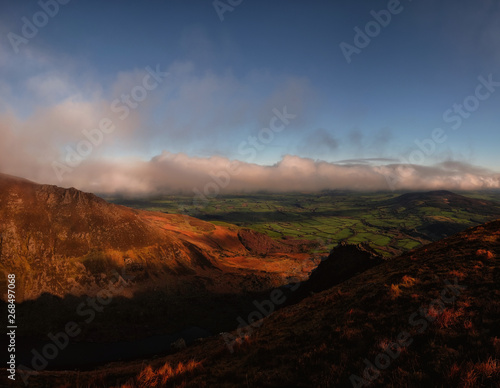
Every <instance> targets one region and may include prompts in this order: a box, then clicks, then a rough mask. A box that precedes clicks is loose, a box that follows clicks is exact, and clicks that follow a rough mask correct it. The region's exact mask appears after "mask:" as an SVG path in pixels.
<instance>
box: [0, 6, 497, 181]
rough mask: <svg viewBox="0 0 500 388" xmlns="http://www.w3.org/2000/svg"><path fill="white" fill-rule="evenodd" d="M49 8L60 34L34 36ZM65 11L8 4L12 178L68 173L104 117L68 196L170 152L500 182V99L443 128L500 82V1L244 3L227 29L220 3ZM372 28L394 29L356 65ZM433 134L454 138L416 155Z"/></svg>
mask: <svg viewBox="0 0 500 388" xmlns="http://www.w3.org/2000/svg"><path fill="white" fill-rule="evenodd" d="M40 3H43V4H47V7H49V8H48V9H52V10H54V9H55V8H54V7H55V6H54V4H57V8H58V10H57V12H54V13H55V15H54V16H50V17H47V22H46V23H43V15H42V16H40V15H38V17H39V18H42V19H40V20H41V21H42V24H44V25H43V26H41V27H39V28H38V31H37V33H36V34H35V36H34V37H31V38H29V39H28V38H26V36H24V35H23V25H24V24H25V20H28V21H29V22H34V21H36V17H37V16H36V15H37V13H40V12H44V11H43V8H44V7H42V6H41V4H40ZM61 3H67V4H61ZM61 3H59V2H57V1H56V0H42V1H41V2H35V1H31V2H17V1H3V2H2V3H1V5H0V36H1V37H2V40H1V43H0V54H1V56H0V70H1V72H0V115H1V121H0V130H1V131H3V144H4V147H7V146H6V145H7V144H8V145H9V146H8V149H9V150H12V149H13V148H15V147H17V148H18V149H19V148H21V150H19V151H18V152H16V155H10V154H8V150H7V149H5V150H3V155H4V156H3V159H2V158H1V157H0V162H1V165H0V170H2V171H4V172H7V173H15V174H19V175H23V176H27V177H30V178H33V179H39V180H43V181H51V182H52V181H55V177H57V174H54V165H53V162H54V161H58V162H60V163H62V164H64V163H65V158H66V156H67V153H68V151H67V147H68V146H69V147H73V148H76V147H77V145H78V143H79V142H81V141H82V140H84V139H85V137H82V131H83V130H85V129H87V130H90V129H92V128H95V127H96V126H97V125H98V123H99V121H100V120H101V119H102V118H103V117H111V119H112V120H113V122H114V124H115V126H116V130H115V131H114V132H113V133H112V134H109V135H106V136H104V137H103V140H102V143H99V144H97V145H94V147H93V149H92V152H91V153H90V155H88V156H85V157H84V158H82V160H81V161H80V163H79V164H78V166H67V167H68V168H67V169H66V172H67V174H66V173H65V174H64V175H65V179H66V181H67V182H68V184H70V183H74V184H75V185H77V186H78V185H80V186H82V185H83V186H85V185H84V184H83V183H82V182H86V181H88V176H89V174H91V171H95V170H94V169H95V168H97V167H96V166H98V165H99V163H101V165H104V164H105V163H111V164H112V165H116V164H120V163H119V162H120V161H123V163H121V164H126V163H128V164H129V165H134V162H133V161H137V163H146V162H148V161H151V160H152V159H154V158H155V157H156V158H157V159H156V160H158V157H160V156H161V155H165V154H168V155H179V154H186V155H187V156H188V158H194V159H196V158H202V159H204V160H213V159H210V158H214V157H215V158H218V157H220V158H225V159H227V160H240V161H242V162H244V163H251V164H257V165H260V166H273V165H276V164H279V163H281V162H282V161H283V159H284V158H285V157H286V156H291V157H297V158H299V159H307V160H309V159H310V160H312V161H314V162H315V163H316V166H317V165H318V163H322V162H327V163H330V164H334V165H337V164H336V163H337V162H339V161H345V160H350V161H351V162H348V163H347V164H349V165H351V164H353V165H363V166H365V167H366V165H370V166H372V167H374V168H377V167H380V166H382V167H383V166H385V165H387V164H391V165H392V164H394V165H397V164H405V163H407V162H410V163H414V164H418V165H422V166H424V167H425V166H427V167H432V166H436V165H440V166H442V165H443V163H450V162H451V163H455V164H454V165H455V166H458V165H461V166H463V168H462V170H461V171H462V172H463V173H468V172H469V170H467V171H465V170H464V169H466V166H467V168H469V167H470V168H472V166H479V167H484V168H487V169H490V170H492V171H491V173H498V172H499V171H500V160H499V158H498V153H497V152H496V149H497V148H498V146H497V145H498V144H499V140H500V131H498V123H499V120H498V106H499V103H500V87H498V89H499V90H498V91H492V92H489V93H488V94H489V95H488V96H487V98H484V99H482V100H481V101H479V104H478V106H473V108H474V109H473V111H471V112H468V111H467V112H465V113H467V118H464V119H463V120H462V122H461V124H460V125H459V127H458V128H457V129H456V130H454V129H452V128H451V126H452V124H451V123H450V122H446V121H444V120H443V115H444V114H445V112H446V111H447V110H449V109H450V108H451V109H454V108H453V107H454V104H463V103H464V100H465V99H467V98H468V97H469V96H471V95H474V94H475V91H476V88H477V87H478V85H479V84H480V81H479V79H478V77H481V76H482V77H483V78H485V79H487V78H488V76H490V75H491V77H492V79H493V80H494V81H495V82H496V80H499V81H500V72H498V69H499V62H500V49H499V47H500V46H499V43H500V23H499V22H500V5H499V4H498V2H496V1H493V0H484V1H483V0H482V1H465V0H462V1H442V2H439V4H436V3H438V2H432V1H430V0H422V1H410V0H404V1H400V2H398V1H397V0H391V1H389V2H387V1H356V2H344V3H345V4H342V3H340V2H333V1H331V2H327V1H319V0H318V1H307V2H305V1H287V2H280V1H250V0H243V1H241V2H238V1H236V0H234V1H232V4H238V5H235V6H234V7H233V6H230V5H228V4H230V3H229V2H228V1H227V0H221V1H219V2H218V3H216V4H218V7H219V8H220V7H224V5H221V4H226V5H225V7H229V8H228V9H231V11H227V12H224V13H223V15H222V18H223V20H221V17H220V15H219V14H218V12H217V10H216V7H215V6H214V2H212V1H190V2H186V1H180V0H177V1H165V0H164V1H154V0H153V1H148V2H147V3H139V2H137V1H118V0H116V1H88V0H87V1H82V0H71V1H69V2H68V1H67V0H65V1H61ZM339 3H340V4H339ZM51 7H52V8H51ZM391 9H392V10H396V9H397V12H396V11H395V12H394V13H390V10H391ZM220 12H221V11H220V9H219V13H220ZM373 12H376V13H380V12H381V13H380V15H385V16H384V17H387V16H386V15H387V14H388V13H389V14H390V21H388V22H387V23H386V26H381V25H380V24H381V22H377V21H376V17H374V15H373ZM23 18H26V19H23ZM34 18H35V20H33V19H34ZM386 20H387V19H386ZM374 21H375V22H376V23H379V27H378V30H380V31H378V30H376V31H375V33H373V35H374V36H372V37H371V38H370V37H369V39H370V42H369V44H368V45H367V47H363V48H356V49H355V50H357V53H354V54H352V55H351V56H350V58H349V59H350V60H349V61H347V60H346V57H345V55H344V54H343V52H342V50H341V48H340V44H341V43H342V42H344V43H345V44H349V45H352V46H354V47H355V42H354V38H355V34H356V32H355V28H356V27H358V28H359V29H361V30H362V31H365V33H366V28H367V26H368V24H369V23H371V25H372V27H373V25H374ZM367 23H368V24H367ZM375 28H377V27H375ZM13 34H15V35H13ZM19 39H21V40H22V39H24V42H21V43H19V42H20V40H19ZM25 42H27V43H25ZM16 51H17V52H16ZM348 62H350V63H348ZM157 66H159V68H160V69H162V71H165V72H168V73H169V75H168V76H167V77H166V78H165V79H164V80H163V81H162V82H161V83H160V84H159V85H158V87H156V88H155V89H154V90H151V91H149V92H148V93H147V96H146V97H145V99H144V101H140V103H138V104H137V105H138V106H137V107H136V108H134V109H133V110H132V111H131V113H130V115H129V116H127V118H126V119H124V120H121V119H117V118H116V111H115V112H110V107H111V105H112V102H113V101H114V100H115V99H117V98H118V99H119V98H121V97H120V96H121V94H122V93H125V94H126V93H129V92H130V91H131V90H132V88H134V87H135V86H137V85H141V84H142V80H143V78H144V77H145V76H146V75H147V74H148V73H147V71H146V70H145V69H146V68H147V67H149V68H156V67H157ZM473 102H474V100H469V103H473ZM476 102H477V101H476ZM285 106H286V107H287V109H288V112H290V113H291V114H293V115H294V118H293V120H290V122H289V123H288V124H287V125H286V128H285V129H284V130H283V131H280V132H275V133H273V135H272V139H271V140H270V141H269V142H268V143H266V144H259V146H256V147H255V151H256V152H254V153H253V152H252V153H251V152H249V147H250V145H249V141H248V137H249V136H258V135H259V133H260V131H261V130H262V128H266V127H268V126H269V123H270V120H272V119H273V117H274V116H275V113H274V112H275V111H274V110H275V109H277V110H278V111H282V110H283V109H284V107H285ZM468 113H470V115H469V114H468ZM110 115H111V116H110ZM112 115H114V117H112ZM453 115H456V114H455V113H454V114H453ZM449 116H451V115H449ZM454 122H455V123H456V122H457V121H456V120H455V121H454ZM435 128H442V129H443V131H444V132H445V133H446V140H445V141H443V142H440V143H435V144H434V146H435V147H434V146H433V149H432V152H429V153H427V154H423V153H422V154H419V155H417V153H415V152H420V151H419V148H418V147H417V146H416V144H415V140H419V141H424V139H429V138H431V136H432V133H433V130H434V129H435ZM244 142H246V143H245V145H243V146H242V143H244ZM424 142H425V141H424ZM242 150H244V151H247V152H241V151H242ZM412 152H413V154H412ZM422 152H423V151H422ZM249 155H251V156H252V157H251V158H250V157H249ZM412 155H413V156H412ZM422 156H423V157H422ZM340 165H345V162H341V163H340ZM77 167H78V168H77ZM365 167H363V168H365ZM70 169H71V173H70V171H69V170H70ZM85 169H88V173H87V174H84V173H83V172H80V171H84V170H85ZM148 171H149V170H148ZM128 173H129V174H130V173H131V172H130V171H128ZM122 174H123V175H126V173H125V172H122ZM484 174H486V175H488V174H490V173H489V172H488V173H486V172H485V173H484ZM484 174H483V175H484ZM488 177H489V175H488ZM104 179H105V178H101V179H100V180H99V179H98V180H97V181H96V182H97V183H96V184H97V185H99V184H100V183H99V182H101V183H102V182H103V180H104ZM165 179H166V182H167V183H168V182H169V181H171V182H173V181H175V179H173V178H171V179H170V178H169V179H167V178H165ZM457 179H458V178H457ZM488 179H489V178H488ZM58 180H59V181H61V179H58ZM118 182H121V180H118ZM481 182H483V181H481ZM495 182H496V181H495ZM60 183H61V182H60ZM167 183H165V185H166V186H169V184H167ZM120 184H122V183H117V185H118V186H117V187H119V186H120ZM495 184H496V183H495ZM495 184H494V185H495ZM415 185H416V186H417V187H418V184H417V183H415ZM174 186H176V185H175V184H174V183H172V184H171V185H170V186H169V187H174ZM85 187H86V186H85ZM113 187H114V186H113ZM412 187H413V186H412Z"/></svg>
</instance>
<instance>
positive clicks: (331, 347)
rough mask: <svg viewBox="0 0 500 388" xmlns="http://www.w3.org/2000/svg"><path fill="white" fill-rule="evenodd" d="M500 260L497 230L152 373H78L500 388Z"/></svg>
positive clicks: (372, 273) (115, 381)
mask: <svg viewBox="0 0 500 388" xmlns="http://www.w3.org/2000/svg"><path fill="white" fill-rule="evenodd" d="M499 255H500V221H495V222H490V223H488V224H485V225H482V226H479V227H476V228H473V229H468V230H466V231H464V232H462V233H460V234H457V235H455V236H452V237H449V238H447V239H444V240H442V241H439V242H436V243H432V244H430V245H427V246H425V247H422V248H420V249H417V250H414V251H411V252H409V253H407V254H405V255H403V256H401V257H400V258H398V259H395V260H391V261H387V262H385V263H382V264H381V265H378V266H376V267H374V268H372V269H369V270H367V271H366V272H364V273H362V274H360V275H358V276H355V277H354V278H352V279H350V280H349V281H347V282H343V283H341V284H339V285H337V286H334V287H332V288H331V289H328V290H326V291H323V292H320V293H317V294H315V295H313V296H311V297H309V298H306V299H305V300H303V301H302V302H300V303H298V304H296V305H293V306H289V307H286V308H284V309H281V310H279V311H278V312H275V313H274V314H272V315H270V316H269V317H268V318H265V319H264V320H263V321H258V322H256V323H254V326H253V327H252V326H248V327H247V328H245V329H240V331H239V332H232V333H230V334H225V335H221V336H218V337H212V338H208V339H205V340H203V341H201V342H200V343H199V344H198V345H195V346H192V347H189V348H188V349H186V350H184V351H182V352H180V353H177V354H175V355H171V356H168V357H165V358H160V359H154V360H150V361H149V362H147V364H148V366H144V364H145V362H144V361H142V362H137V363H129V364H112V365H108V366H107V367H105V368H101V369H100V370H99V371H97V372H86V373H80V374H79V381H80V382H81V383H82V384H84V383H85V384H86V383H90V384H91V386H104V385H106V386H118V387H120V386H121V387H123V388H125V387H133V386H138V387H148V386H154V383H155V382H157V383H158V384H159V386H167V387H174V386H183V387H213V386H217V387H234V386H249V387H291V386H293V387H352V386H358V387H359V386H367V385H368V383H369V381H368V380H373V381H372V383H371V385H370V386H372V387H388V386H392V387H401V386H405V387H422V386H429V387H431V386H432V387H495V386H498V385H497V384H498V382H499V381H500V361H499V357H500V327H499V326H498V322H499V321H500V263H499ZM233 340H236V341H233ZM395 341H396V343H395ZM231 350H232V352H231ZM367 365H369V366H370V367H371V366H372V365H378V367H376V366H375V367H373V368H377V369H366V368H367ZM74 378H75V377H74V372H47V373H43V374H41V375H40V376H38V377H32V383H38V384H43V383H45V382H47V381H52V382H54V381H57V382H59V383H61V384H63V383H64V382H65V381H72V380H71V379H74ZM162 381H163V385H162V383H161V382H162ZM125 382H128V383H127V384H125ZM122 384H125V385H122ZM33 386H37V385H36V384H34V385H33ZM54 386H58V385H54ZM60 386H62V385H60Z"/></svg>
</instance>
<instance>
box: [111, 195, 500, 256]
mask: <svg viewBox="0 0 500 388" xmlns="http://www.w3.org/2000/svg"><path fill="white" fill-rule="evenodd" d="M450 194H451V193H450ZM464 194H465V195H466V197H467V198H466V200H467V201H469V200H471V201H472V202H471V204H469V203H464V202H463V201H464V200H463V198H464V197H460V196H457V197H456V198H455V197H453V195H452V196H451V197H450V198H448V197H447V198H444V199H442V200H441V198H439V197H438V199H437V200H436V198H431V199H429V198H427V197H425V195H424V196H423V197H422V198H420V197H417V198H411V199H406V200H401V201H400V198H402V197H399V196H400V195H401V193H372V194H366V193H352V192H328V193H317V194H301V193H293V194H292V193H290V194H251V195H220V196H218V197H217V198H212V199H210V200H208V201H207V202H205V203H203V204H193V199H192V198H191V197H188V196H163V197H161V198H155V199H143V200H140V199H139V200H118V199H111V201H112V202H115V203H119V204H122V205H126V206H130V207H134V208H139V209H146V210H154V211H161V212H166V213H183V214H189V215H190V216H193V217H197V218H200V219H202V220H206V221H209V222H212V223H214V224H217V225H224V226H230V225H237V226H239V227H246V228H250V229H253V230H256V231H259V232H262V233H265V234H267V235H269V236H271V237H273V238H287V237H292V238H297V239H308V240H317V241H318V242H320V243H321V242H323V243H325V244H326V246H328V247H329V248H330V247H332V246H334V245H336V244H337V243H338V242H340V241H342V240H346V241H348V242H351V243H356V244H357V243H368V244H369V245H370V246H372V247H373V248H375V249H376V250H377V251H379V252H380V253H382V254H383V255H385V256H388V257H389V256H394V255H396V254H400V253H401V252H403V251H406V250H410V249H413V248H416V247H418V246H420V245H422V244H426V243H428V242H430V241H434V240H438V239H440V238H442V237H445V236H447V235H451V234H454V233H456V232H458V231H460V230H463V229H466V228H468V227H472V226H475V225H478V224H480V223H484V222H486V221H489V220H492V219H497V218H500V194H499V193H492V192H486V193H464ZM487 200H489V201H490V202H488V204H487V206H486V207H485V206H483V205H482V204H481V203H479V202H478V201H487ZM493 200H495V201H493ZM497 200H498V202H497ZM485 209H491V211H490V210H485Z"/></svg>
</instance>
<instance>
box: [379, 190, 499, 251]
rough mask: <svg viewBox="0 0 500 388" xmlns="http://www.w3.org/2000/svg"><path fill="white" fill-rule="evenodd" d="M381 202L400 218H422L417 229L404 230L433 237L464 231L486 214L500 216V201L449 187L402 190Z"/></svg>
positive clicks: (433, 238) (421, 236)
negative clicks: (456, 191) (476, 197)
mask: <svg viewBox="0 0 500 388" xmlns="http://www.w3.org/2000/svg"><path fill="white" fill-rule="evenodd" d="M380 206H381V207H382V208H385V209H386V210H389V211H391V212H393V213H394V214H395V215H396V216H397V217H399V218H404V217H405V216H406V217H412V216H414V217H418V218H420V219H421V220H422V221H421V222H420V224H419V225H418V226H417V227H416V228H415V229H413V230H407V229H404V228H402V229H401V231H402V232H403V233H406V234H408V235H410V236H413V237H419V238H422V239H424V240H431V241H437V240H440V239H442V238H444V237H448V236H451V235H453V234H455V233H458V232H461V231H463V230H465V229H467V228H468V227H470V226H471V224H479V223H482V222H481V221H480V219H483V217H491V218H492V219H495V218H500V203H499V202H495V201H489V200H483V199H475V198H469V197H465V196H463V195H460V194H455V193H452V192H450V191H446V190H438V191H430V192H421V193H419V192H417V193H408V194H403V195H400V196H398V197H395V198H392V199H389V200H386V201H383V202H381V203H380ZM491 218H490V219H491ZM483 222H484V221H483Z"/></svg>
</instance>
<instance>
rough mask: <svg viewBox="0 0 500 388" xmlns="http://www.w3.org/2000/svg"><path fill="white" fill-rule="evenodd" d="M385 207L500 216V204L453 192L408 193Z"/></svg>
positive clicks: (393, 199)
mask: <svg viewBox="0 0 500 388" xmlns="http://www.w3.org/2000/svg"><path fill="white" fill-rule="evenodd" d="M385 205H387V206H392V207H394V208H398V207H403V208H405V211H410V210H412V209H415V208H418V207H433V208H436V209H442V210H462V211H467V212H471V213H474V214H478V215H497V214H498V215H499V216H500V209H499V205H500V204H499V203H498V202H493V201H488V200H482V199H475V198H469V197H465V196H463V195H460V194H455V193H452V192H451V191H446V190H438V191H429V192H421V193H418V192H417V193H408V194H403V195H400V196H399V197H396V198H392V199H390V200H388V201H386V202H385Z"/></svg>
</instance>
